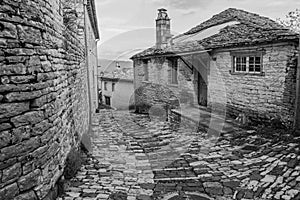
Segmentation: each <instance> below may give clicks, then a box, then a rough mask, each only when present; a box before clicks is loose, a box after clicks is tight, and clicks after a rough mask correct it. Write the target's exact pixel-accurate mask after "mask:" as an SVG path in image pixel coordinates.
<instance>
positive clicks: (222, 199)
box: [58, 110, 300, 200]
mask: <svg viewBox="0 0 300 200" xmlns="http://www.w3.org/2000/svg"><path fill="white" fill-rule="evenodd" d="M93 132H94V135H93V138H92V143H93V152H92V154H91V155H90V156H89V159H88V162H87V164H85V165H84V166H83V167H82V169H81V171H80V172H79V173H78V175H77V176H76V177H75V178H74V179H72V180H71V182H70V185H69V187H68V189H67V191H66V192H65V194H64V196H63V197H60V198H58V199H59V200H62V199H64V200H69V199H70V200H73V199H120V200H122V199H124V200H125V199H128V200H130V199H188V198H189V199H203V200H207V199H217V200H226V199H284V200H299V199H300V138H294V139H293V141H292V142H284V141H280V140H278V141H274V140H273V139H268V138H264V137H259V136H257V135H256V134H255V133H254V132H253V131H243V130H241V131H240V132H239V133H228V134H226V135H223V136H222V137H220V138H219V140H218V141H216V140H214V139H212V138H208V137H207V135H206V134H205V133H195V132H193V131H192V130H189V129H186V128H184V127H179V128H178V129H176V130H172V129H170V124H168V123H167V122H163V121H161V120H160V121H159V119H154V118H151V119H150V118H149V117H147V116H146V115H136V114H131V113H127V112H118V111H109V110H102V111H101V113H99V114H98V115H97V116H95V117H94V120H93ZM200 194H201V196H202V197H201V198H200V197H199V195H200Z"/></svg>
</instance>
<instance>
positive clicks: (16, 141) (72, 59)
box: [0, 0, 98, 200]
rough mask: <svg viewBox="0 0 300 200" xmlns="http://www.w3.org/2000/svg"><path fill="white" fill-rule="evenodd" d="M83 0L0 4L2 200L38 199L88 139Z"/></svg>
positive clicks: (10, 1) (52, 185)
mask: <svg viewBox="0 0 300 200" xmlns="http://www.w3.org/2000/svg"><path fill="white" fill-rule="evenodd" d="M87 3H88V5H86V6H84V4H83V1H60V0H51V1H49V0H38V1H36V0H35V1H27V0H22V1H13V0H3V1H1V2H0V79H1V82H0V199H1V200H2V199H3V200H4V199H5V200H9V199H44V198H45V197H46V196H47V194H48V193H49V191H50V189H51V188H52V187H54V185H55V184H56V182H57V180H58V179H59V178H60V176H61V175H62V172H63V169H64V163H65V159H66V156H67V154H68V152H69V151H70V148H71V147H74V146H75V147H76V146H77V145H78V144H79V142H80V139H81V137H82V135H83V134H87V131H88V127H89V126H88V125H89V107H90V106H89V98H88V93H89V91H88V90H89V88H88V76H87V66H86V61H87V59H86V48H85V47H86V46H85V39H86V38H85V34H84V31H83V30H85V29H86V28H87V27H84V26H82V25H85V26H86V23H84V21H83V20H84V15H81V14H80V11H81V12H83V13H87V12H90V11H88V7H89V6H91V5H92V4H91V1H88V2H87ZM77 11H78V12H77ZM86 20H91V17H89V18H86ZM89 26H91V24H89ZM93 28H94V27H93ZM94 33H96V36H94V38H95V37H96V38H97V37H98V35H97V31H96V32H94ZM94 38H91V39H92V40H94ZM94 42H95V41H94ZM91 43H93V42H91ZM94 51H95V50H94ZM95 55H96V54H95Z"/></svg>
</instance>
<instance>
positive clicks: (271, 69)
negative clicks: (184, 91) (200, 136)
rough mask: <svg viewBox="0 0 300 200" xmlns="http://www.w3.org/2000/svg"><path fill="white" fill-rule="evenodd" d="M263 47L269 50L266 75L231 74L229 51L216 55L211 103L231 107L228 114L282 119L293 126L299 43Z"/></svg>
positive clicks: (265, 55) (266, 56)
mask: <svg viewBox="0 0 300 200" xmlns="http://www.w3.org/2000/svg"><path fill="white" fill-rule="evenodd" d="M260 48H263V49H264V51H265V54H264V55H263V72H264V75H262V76H261V75H251V74H247V75H239V74H231V73H229V71H230V70H231V68H232V66H231V56H230V53H229V51H227V52H226V51H223V52H219V53H216V54H215V55H214V57H215V58H216V59H215V61H211V66H215V67H214V68H213V67H211V71H210V74H209V85H208V89H209V96H210V102H212V100H214V101H218V102H220V103H222V102H223V104H227V113H229V114H231V115H233V116H237V115H238V114H239V113H245V114H246V116H248V117H249V118H250V119H251V120H252V121H261V120H269V119H271V118H281V119H282V120H283V121H284V122H286V123H287V124H291V123H292V121H293V117H294V108H295V107H294V104H295V97H296V66H297V63H296V62H297V47H296V44H292V43H291V44H280V45H279V44H277V45H276V44H274V45H268V46H261V47H260ZM221 83H222V84H223V85H222V86H221ZM224 93H226V95H225V96H224V95H223V96H221V94H224Z"/></svg>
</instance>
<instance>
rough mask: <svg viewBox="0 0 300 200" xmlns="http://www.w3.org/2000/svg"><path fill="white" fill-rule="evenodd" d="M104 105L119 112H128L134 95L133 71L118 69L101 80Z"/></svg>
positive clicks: (100, 86)
mask: <svg viewBox="0 0 300 200" xmlns="http://www.w3.org/2000/svg"><path fill="white" fill-rule="evenodd" d="M99 88H101V91H102V95H101V97H100V98H102V103H103V104H104V105H108V106H110V107H112V108H114V109H117V110H128V109H129V106H130V103H131V101H130V100H131V97H132V95H133V69H132V68H123V69H116V70H114V71H113V72H112V73H105V74H104V75H103V77H100V79H99Z"/></svg>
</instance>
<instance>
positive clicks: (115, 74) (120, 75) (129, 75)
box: [103, 68, 133, 80]
mask: <svg viewBox="0 0 300 200" xmlns="http://www.w3.org/2000/svg"><path fill="white" fill-rule="evenodd" d="M103 78H104V79H105V78H107V79H116V80H119V79H121V80H133V68H123V69H115V70H114V71H112V72H104V76H103Z"/></svg>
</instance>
